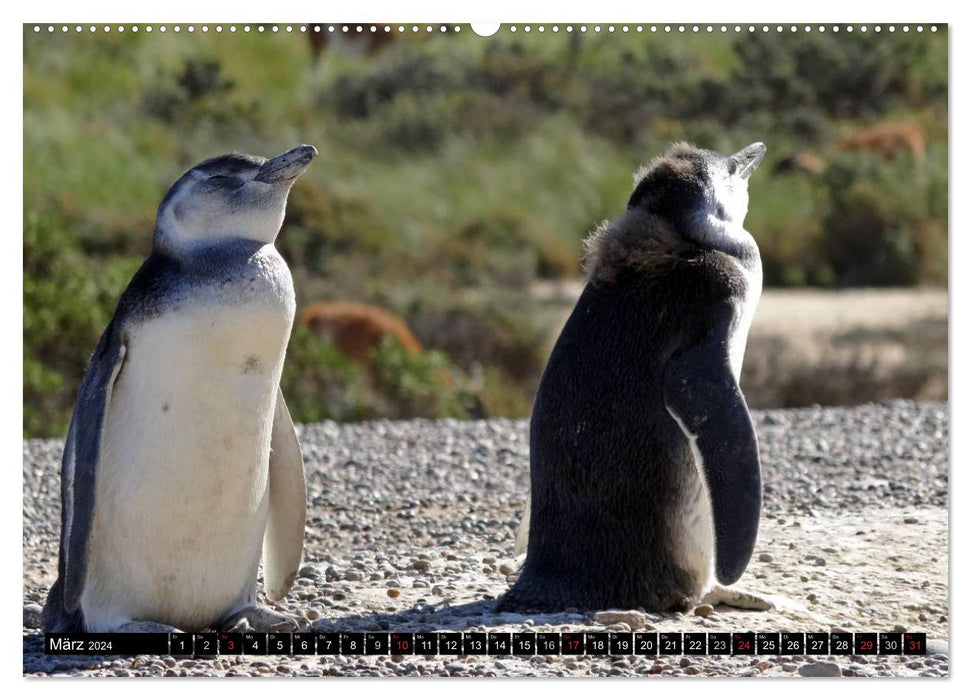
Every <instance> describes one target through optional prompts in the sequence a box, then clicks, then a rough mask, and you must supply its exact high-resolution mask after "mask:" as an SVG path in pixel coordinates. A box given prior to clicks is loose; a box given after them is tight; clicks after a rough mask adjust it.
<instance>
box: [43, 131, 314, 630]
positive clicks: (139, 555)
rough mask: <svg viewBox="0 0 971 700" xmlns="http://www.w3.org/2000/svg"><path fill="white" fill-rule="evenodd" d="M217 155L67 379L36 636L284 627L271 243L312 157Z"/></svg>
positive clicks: (290, 448)
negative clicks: (57, 533)
mask: <svg viewBox="0 0 971 700" xmlns="http://www.w3.org/2000/svg"><path fill="white" fill-rule="evenodd" d="M316 155H317V150H316V149H315V148H314V147H313V146H299V147H297V148H294V149H292V150H290V151H287V152H286V153H283V154H281V155H279V156H276V157H275V158H272V159H270V160H267V159H265V158H259V157H254V156H248V155H240V154H232V155H224V156H219V157H217V158H212V159H210V160H206V161H204V162H202V163H200V164H199V165H197V166H196V167H194V168H192V169H191V170H189V171H188V172H187V173H185V174H184V175H183V176H182V177H181V178H180V179H179V180H178V181H177V182H176V183H175V184H174V185H173V186H172V188H171V189H170V190H169V191H168V193H167V194H166V195H165V198H164V199H163V200H162V203H161V205H160V206H159V209H158V216H157V219H156V226H155V234H154V238H153V244H152V252H151V255H150V256H149V257H148V259H147V260H146V261H145V263H144V264H143V265H142V267H141V268H140V269H139V270H138V272H137V273H136V274H135V276H134V278H133V279H132V281H131V283H130V284H129V285H128V288H127V289H126V290H125V292H124V293H123V294H122V297H121V300H120V302H119V304H118V308H117V309H116V311H115V314H114V317H113V318H112V319H111V322H110V323H109V324H108V327H107V329H106V330H105V332H104V335H102V337H101V340H100V342H99V343H98V346H97V349H96V350H95V352H94V355H93V356H92V358H91V362H90V365H89V367H88V371H87V373H86V375H85V377H84V381H83V382H82V384H81V389H80V392H79V395H78V400H77V404H76V405H75V408H74V415H73V417H72V419H71V427H70V429H69V431H68V436H67V442H66V444H65V447H64V457H63V460H62V464H61V543H60V558H59V562H58V578H57V581H56V583H55V584H54V586H53V587H52V588H51V591H50V594H49V595H48V598H47V604H46V605H45V608H44V628H45V630H46V631H49V632H61V631H64V632H77V631H89V632H110V631H121V632H127V631H147V630H152V631H160V630H165V629H171V628H176V629H183V630H199V629H204V628H208V627H220V628H223V629H233V628H235V629H247V628H250V629H259V630H286V629H294V628H295V626H296V625H295V623H294V622H293V621H292V620H290V619H289V618H287V617H285V616H283V615H280V614H278V613H276V612H274V611H272V610H270V609H269V608H267V607H265V606H259V605H257V603H256V595H257V571H258V568H259V564H260V556H261V553H262V557H263V574H264V589H265V592H266V595H267V598H269V599H270V600H279V599H282V598H283V597H284V596H285V595H286V593H287V591H289V589H290V586H291V585H292V583H293V580H294V577H295V576H296V572H297V569H298V567H299V566H300V559H301V555H302V552H303V538H304V527H305V523H306V488H305V482H304V473H303V459H302V457H301V454H300V446H299V444H298V443H297V436H296V433H295V432H294V428H293V423H292V422H291V419H290V414H289V413H288V411H287V407H286V404H285V403H284V400H283V395H282V393H281V392H280V389H279V382H280V375H281V372H282V369H283V361H284V354H285V352H286V347H287V341H288V340H289V337H290V330H291V327H292V325H293V316H294V311H295V308H296V302H295V299H294V292H293V282H292V279H291V277H290V270H289V268H288V267H287V265H286V263H285V262H284V261H283V258H281V257H280V255H279V253H278V252H277V250H276V248H275V247H274V245H273V244H274V241H275V240H276V236H277V234H278V233H279V231H280V227H281V225H282V223H283V217H284V212H285V209H286V202H287V194H288V193H289V191H290V188H291V186H292V185H293V183H294V181H295V180H296V178H297V177H298V176H299V175H300V174H301V173H302V172H303V171H304V170H305V169H306V168H307V166H308V165H309V164H310V162H311V161H312V160H313V159H314V158H315V157H316Z"/></svg>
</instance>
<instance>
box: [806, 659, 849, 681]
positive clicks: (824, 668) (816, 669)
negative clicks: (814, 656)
mask: <svg viewBox="0 0 971 700" xmlns="http://www.w3.org/2000/svg"><path fill="white" fill-rule="evenodd" d="M799 675H800V676H806V677H808V678H830V677H836V676H840V675H842V673H841V671H840V667H839V666H838V665H837V664H834V663H830V662H828V661H818V662H816V663H813V664H804V665H802V666H800V667H799Z"/></svg>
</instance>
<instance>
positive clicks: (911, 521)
mask: <svg viewBox="0 0 971 700" xmlns="http://www.w3.org/2000/svg"><path fill="white" fill-rule="evenodd" d="M919 522H920V520H918V519H917V518H915V517H914V516H912V515H911V516H909V517H906V518H904V524H906V525H916V524H917V523H919Z"/></svg>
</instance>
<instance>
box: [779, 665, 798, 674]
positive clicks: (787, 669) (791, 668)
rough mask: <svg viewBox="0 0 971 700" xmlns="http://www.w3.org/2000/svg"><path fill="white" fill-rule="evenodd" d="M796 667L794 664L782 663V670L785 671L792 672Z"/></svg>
mask: <svg viewBox="0 0 971 700" xmlns="http://www.w3.org/2000/svg"><path fill="white" fill-rule="evenodd" d="M798 668H799V667H798V666H796V665H795V664H782V670H783V671H785V672H786V673H792V672H793V671H795V670H796V669H798Z"/></svg>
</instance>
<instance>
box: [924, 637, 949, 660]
mask: <svg viewBox="0 0 971 700" xmlns="http://www.w3.org/2000/svg"><path fill="white" fill-rule="evenodd" d="M927 654H928V655H931V654H944V655H945V656H947V640H946V639H928V640H927Z"/></svg>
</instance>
